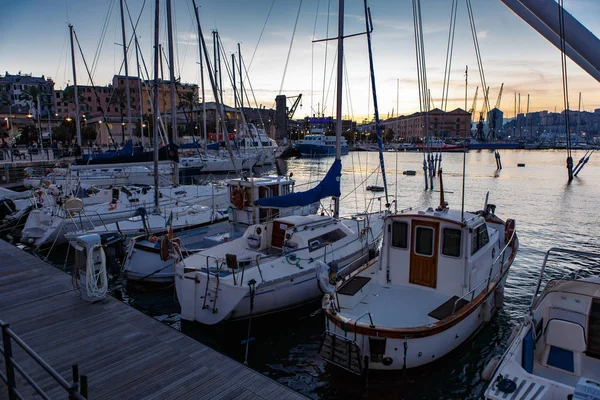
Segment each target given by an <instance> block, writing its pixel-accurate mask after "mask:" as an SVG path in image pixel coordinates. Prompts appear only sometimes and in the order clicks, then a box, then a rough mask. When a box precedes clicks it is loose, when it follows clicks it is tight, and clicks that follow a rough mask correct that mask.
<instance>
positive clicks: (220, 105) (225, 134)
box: [196, 13, 241, 173]
mask: <svg viewBox="0 0 600 400" xmlns="http://www.w3.org/2000/svg"><path fill="white" fill-rule="evenodd" d="M196 22H197V23H198V36H199V38H200V41H201V43H202V50H204V60H205V61H206V69H207V70H208V78H209V79H210V85H211V87H212V90H213V96H214V98H215V108H216V110H215V112H216V113H217V114H218V116H215V122H216V123H215V128H216V130H217V132H218V127H219V122H218V120H219V118H220V119H221V120H222V122H223V123H222V124H221V126H222V132H223V139H224V140H225V146H226V147H227V152H228V153H229V157H230V158H231V162H232V163H233V168H234V169H235V171H236V172H238V171H239V172H240V173H241V169H238V167H237V163H236V162H235V157H234V156H233V150H232V148H231V143H229V134H228V132H227V129H225V110H224V108H223V102H222V101H220V100H219V89H218V88H217V82H216V80H217V78H216V74H215V75H213V72H212V71H211V68H210V59H209V58H208V52H207V49H206V42H205V41H204V35H203V34H202V27H201V26H200V17H199V16H198V13H196Z"/></svg>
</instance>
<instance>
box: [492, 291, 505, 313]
mask: <svg viewBox="0 0 600 400" xmlns="http://www.w3.org/2000/svg"><path fill="white" fill-rule="evenodd" d="M494 306H495V307H496V309H497V310H499V309H501V308H502V307H503V306H504V286H498V288H497V289H496V292H494Z"/></svg>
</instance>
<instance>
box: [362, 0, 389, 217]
mask: <svg viewBox="0 0 600 400" xmlns="http://www.w3.org/2000/svg"><path fill="white" fill-rule="evenodd" d="M364 5H365V26H366V33H367V46H368V48H369V67H370V69H371V74H370V75H371V90H372V91H373V110H374V111H375V131H376V133H377V149H378V150H379V164H380V166H381V177H382V179H383V187H384V190H385V206H386V208H389V207H390V200H389V197H388V187H387V177H386V175H385V163H384V162H383V141H382V137H381V122H380V121H379V108H378V105H377V90H376V89H375V70H374V68H373V51H372V50H371V32H373V20H372V19H371V9H370V8H369V7H368V6H367V0H364Z"/></svg>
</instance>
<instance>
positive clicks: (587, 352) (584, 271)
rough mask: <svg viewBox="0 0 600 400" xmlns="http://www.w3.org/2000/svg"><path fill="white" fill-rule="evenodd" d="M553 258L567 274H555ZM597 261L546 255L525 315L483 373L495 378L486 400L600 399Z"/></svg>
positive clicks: (555, 251)
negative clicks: (557, 260)
mask: <svg viewBox="0 0 600 400" xmlns="http://www.w3.org/2000/svg"><path fill="white" fill-rule="evenodd" d="M553 255H554V256H556V257H557V259H558V258H559V259H560V260H561V261H562V262H563V263H565V262H566V263H568V264H569V265H568V266H567V267H566V269H567V270H568V271H569V272H568V273H567V274H565V272H564V270H565V268H560V271H561V273H560V275H559V274H556V273H555V274H552V273H551V271H552V270H551V269H550V268H549V265H548V261H549V260H550V257H551V256H553ZM599 259H600V254H598V253H589V252H583V251H576V250H572V249H560V248H552V249H550V250H548V252H547V253H546V256H545V257H544V262H543V264H542V267H541V270H540V274H539V277H538V280H537V285H536V286H535V290H534V293H533V297H532V299H531V302H530V306H529V310H528V312H527V314H526V315H525V317H524V318H523V320H522V321H521V322H520V323H519V324H518V325H517V326H515V328H514V330H513V334H512V340H510V344H509V345H508V347H507V349H506V352H505V353H504V355H502V356H501V357H496V358H493V359H492V360H491V361H490V363H489V364H488V366H487V367H486V369H485V370H484V373H483V376H484V377H485V378H487V379H490V378H491V380H490V382H491V383H490V385H489V387H488V388H487V390H486V392H485V398H486V399H493V400H500V399H507V398H508V399H516V398H519V399H536V400H545V399H573V400H583V399H587V400H593V399H600V295H599V294H600V275H599V274H598V272H599V271H598V265H600V264H599V263H598V260H599ZM562 265H564V264H562ZM552 275H554V276H553V277H552ZM557 276H560V277H559V278H557ZM551 277H552V278H553V279H551ZM542 289H543V290H542Z"/></svg>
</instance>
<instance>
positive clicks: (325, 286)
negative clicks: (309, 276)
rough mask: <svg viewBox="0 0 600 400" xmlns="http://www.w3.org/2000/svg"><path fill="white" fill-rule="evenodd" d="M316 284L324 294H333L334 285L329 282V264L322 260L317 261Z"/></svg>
mask: <svg viewBox="0 0 600 400" xmlns="http://www.w3.org/2000/svg"><path fill="white" fill-rule="evenodd" d="M316 269H317V285H318V286H319V290H321V292H323V293H324V294H329V295H331V296H334V295H335V287H334V286H333V285H332V284H331V283H329V266H328V265H327V264H325V263H324V262H323V261H320V260H318V261H317V268H316Z"/></svg>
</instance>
